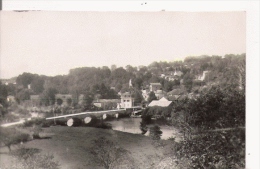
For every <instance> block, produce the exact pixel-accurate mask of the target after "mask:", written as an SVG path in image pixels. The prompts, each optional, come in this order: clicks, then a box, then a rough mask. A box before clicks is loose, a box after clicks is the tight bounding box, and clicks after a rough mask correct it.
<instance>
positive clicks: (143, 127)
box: [140, 121, 148, 135]
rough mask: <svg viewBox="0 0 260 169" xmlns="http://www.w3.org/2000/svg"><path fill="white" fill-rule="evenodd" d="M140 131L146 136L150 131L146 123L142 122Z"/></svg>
mask: <svg viewBox="0 0 260 169" xmlns="http://www.w3.org/2000/svg"><path fill="white" fill-rule="evenodd" d="M140 130H141V132H142V135H144V134H145V133H146V132H147V131H148V127H147V125H146V123H145V122H144V121H141V122H140Z"/></svg>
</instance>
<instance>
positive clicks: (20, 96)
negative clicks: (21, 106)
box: [15, 89, 30, 103]
mask: <svg viewBox="0 0 260 169" xmlns="http://www.w3.org/2000/svg"><path fill="white" fill-rule="evenodd" d="M15 98H16V100H17V101H18V103H20V102H22V101H24V100H29V99H30V90H29V89H21V90H20V91H19V92H17V93H16V96H15Z"/></svg>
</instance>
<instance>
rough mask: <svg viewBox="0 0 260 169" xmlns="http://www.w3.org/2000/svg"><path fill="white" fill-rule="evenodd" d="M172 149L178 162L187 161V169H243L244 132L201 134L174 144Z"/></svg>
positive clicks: (231, 131)
mask: <svg viewBox="0 0 260 169" xmlns="http://www.w3.org/2000/svg"><path fill="white" fill-rule="evenodd" d="M173 149H174V152H175V155H177V157H178V158H179V160H183V159H186V160H187V159H189V160H187V164H189V168H194V169H197V168H212V169H214V168H234V169H236V168H244V167H245V130H244V129H235V130H229V131H220V132H219V131H212V132H206V133H201V134H199V135H196V136H194V137H193V138H192V139H190V140H184V141H181V142H180V143H176V142H175V143H174V147H173Z"/></svg>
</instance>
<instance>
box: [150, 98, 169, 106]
mask: <svg viewBox="0 0 260 169" xmlns="http://www.w3.org/2000/svg"><path fill="white" fill-rule="evenodd" d="M171 104H172V101H169V100H167V99H166V98H165V97H162V98H161V99H160V100H153V101H152V102H151V103H150V104H149V105H148V107H153V106H160V107H169V106H170V105H171Z"/></svg>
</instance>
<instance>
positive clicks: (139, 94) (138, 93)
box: [134, 90, 143, 103]
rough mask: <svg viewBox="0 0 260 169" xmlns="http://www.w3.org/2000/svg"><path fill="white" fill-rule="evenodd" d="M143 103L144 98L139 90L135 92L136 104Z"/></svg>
mask: <svg viewBox="0 0 260 169" xmlns="http://www.w3.org/2000/svg"><path fill="white" fill-rule="evenodd" d="M142 101H143V96H142V94H141V92H140V91H139V90H135V91H134V102H135V103H141V102H142Z"/></svg>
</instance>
